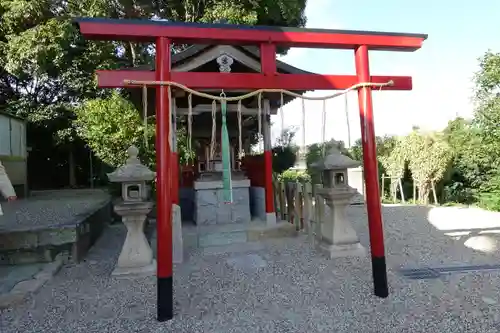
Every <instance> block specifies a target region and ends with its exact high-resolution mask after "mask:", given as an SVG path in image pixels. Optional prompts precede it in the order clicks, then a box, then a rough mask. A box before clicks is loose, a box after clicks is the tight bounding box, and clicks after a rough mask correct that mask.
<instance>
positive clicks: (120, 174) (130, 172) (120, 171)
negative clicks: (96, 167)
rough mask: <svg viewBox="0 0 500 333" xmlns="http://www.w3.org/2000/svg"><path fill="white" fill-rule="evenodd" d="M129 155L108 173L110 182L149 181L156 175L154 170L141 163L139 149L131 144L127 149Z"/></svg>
mask: <svg viewBox="0 0 500 333" xmlns="http://www.w3.org/2000/svg"><path fill="white" fill-rule="evenodd" d="M127 155H128V156H129V157H128V159H127V161H126V162H125V164H123V165H122V166H120V167H118V168H117V169H116V170H115V171H113V172H111V173H108V178H109V181H110V182H113V183H124V182H134V181H139V182H142V181H151V180H153V179H154V178H155V177H156V172H153V171H151V170H149V168H148V167H147V166H145V165H143V164H142V163H141V161H140V160H139V158H138V157H137V156H138V155H139V149H137V147H136V146H134V145H132V146H130V147H129V148H128V149H127Z"/></svg>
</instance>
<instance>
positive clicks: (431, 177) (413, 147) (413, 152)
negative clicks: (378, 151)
mask: <svg viewBox="0 0 500 333" xmlns="http://www.w3.org/2000/svg"><path fill="white" fill-rule="evenodd" d="M396 152H398V154H401V153H399V152H404V153H403V154H404V158H405V160H406V161H407V162H408V167H409V169H410V171H411V174H412V176H413V180H414V181H415V182H416V185H417V187H418V198H419V201H420V202H422V203H424V204H427V203H428V202H429V194H430V191H431V189H435V184H437V183H438V182H439V181H440V180H441V179H442V178H443V176H444V174H445V172H446V170H447V168H448V166H449V162H450V160H451V158H452V155H451V151H450V148H449V146H448V144H447V143H446V141H445V140H444V137H443V135H442V134H441V133H437V132H427V133H424V132H421V131H419V130H418V129H415V130H413V131H412V132H411V133H410V134H409V135H407V136H406V137H405V138H404V139H403V140H402V141H401V146H400V147H399V148H397V149H394V153H396Z"/></svg>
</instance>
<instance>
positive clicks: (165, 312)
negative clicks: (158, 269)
mask: <svg viewBox="0 0 500 333" xmlns="http://www.w3.org/2000/svg"><path fill="white" fill-rule="evenodd" d="M156 285H157V296H156V297H157V304H156V307H157V315H158V321H167V320H171V319H172V318H173V317H174V295H173V289H174V288H173V279H172V277H171V276H170V277H158V278H157V282H156Z"/></svg>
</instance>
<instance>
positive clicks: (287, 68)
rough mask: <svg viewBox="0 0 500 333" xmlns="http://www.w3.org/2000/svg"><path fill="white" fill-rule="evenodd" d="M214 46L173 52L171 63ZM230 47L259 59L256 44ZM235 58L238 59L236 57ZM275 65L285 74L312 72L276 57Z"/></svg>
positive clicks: (192, 47)
mask: <svg viewBox="0 0 500 333" xmlns="http://www.w3.org/2000/svg"><path fill="white" fill-rule="evenodd" d="M213 47H216V45H201V44H198V45H192V46H190V47H188V48H186V49H185V50H183V51H181V52H178V53H175V54H173V55H172V65H176V64H178V63H182V62H184V61H186V60H188V59H190V58H192V57H195V56H197V55H199V54H200V53H203V52H204V51H206V50H208V49H211V48H213ZM230 47H232V48H235V49H238V50H241V51H243V52H244V53H245V54H247V55H249V56H251V57H252V58H254V59H256V60H259V61H260V49H259V47H257V46H251V45H231V46H230ZM235 60H238V59H237V58H236V59H235ZM276 67H277V69H278V72H282V73H286V74H314V73H312V72H308V71H305V70H302V69H300V68H297V67H294V66H292V65H289V64H287V63H285V62H283V61H280V60H277V59H276Z"/></svg>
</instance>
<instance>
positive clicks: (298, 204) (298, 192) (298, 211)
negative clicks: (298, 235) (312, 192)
mask: <svg viewBox="0 0 500 333" xmlns="http://www.w3.org/2000/svg"><path fill="white" fill-rule="evenodd" d="M294 203H295V210H294V222H295V228H296V229H297V230H301V229H302V228H303V221H302V184H301V183H299V182H298V181H296V182H295V195H294Z"/></svg>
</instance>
